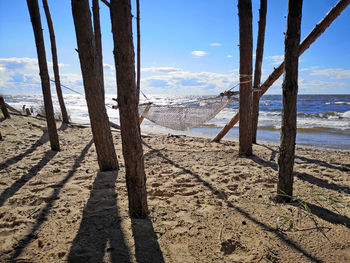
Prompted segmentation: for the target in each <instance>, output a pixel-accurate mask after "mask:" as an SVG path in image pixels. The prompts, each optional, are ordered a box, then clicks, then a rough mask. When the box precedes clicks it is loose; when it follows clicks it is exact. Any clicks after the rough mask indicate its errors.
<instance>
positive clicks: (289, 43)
mask: <svg viewBox="0 0 350 263" xmlns="http://www.w3.org/2000/svg"><path fill="white" fill-rule="evenodd" d="M302 5H303V1H302V0H289V2H288V16H287V32H286V38H285V49H284V59H285V64H284V78H283V84H282V89H283V97H282V104H283V109H282V128H281V145H280V156H279V158H278V167H279V169H278V183H277V201H279V202H283V201H287V202H289V201H290V200H291V198H292V196H293V166H294V154H295V137H296V132H297V97H298V59H299V43H300V24H301V13H302Z"/></svg>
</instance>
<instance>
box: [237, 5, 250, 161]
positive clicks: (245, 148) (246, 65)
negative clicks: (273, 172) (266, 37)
mask: <svg viewBox="0 0 350 263" xmlns="http://www.w3.org/2000/svg"><path fill="white" fill-rule="evenodd" d="M238 16H239V56H240V58H239V74H240V77H239V79H240V85H239V86H240V88H239V115H240V122H239V154H241V155H245V156H249V155H252V111H251V109H252V64H253V63H252V59H253V29H252V2H251V0H238Z"/></svg>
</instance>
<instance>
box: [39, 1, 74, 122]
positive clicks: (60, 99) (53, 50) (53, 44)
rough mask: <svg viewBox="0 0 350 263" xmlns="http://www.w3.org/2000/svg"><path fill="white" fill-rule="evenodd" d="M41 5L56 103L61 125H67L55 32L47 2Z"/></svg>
mask: <svg viewBox="0 0 350 263" xmlns="http://www.w3.org/2000/svg"><path fill="white" fill-rule="evenodd" d="M43 5H44V10H45V16H46V20H47V25H48V27H49V33H50V42H51V53H52V64H53V72H54V75H55V84H56V92H57V98H58V102H59V104H60V108H61V114H62V121H63V123H69V119H68V114H67V109H66V106H65V104H64V99H63V95H62V89H61V81H60V73H59V70H58V59H57V48H56V39H55V31H54V30H53V23H52V19H51V15H50V9H49V6H48V4H47V0H43Z"/></svg>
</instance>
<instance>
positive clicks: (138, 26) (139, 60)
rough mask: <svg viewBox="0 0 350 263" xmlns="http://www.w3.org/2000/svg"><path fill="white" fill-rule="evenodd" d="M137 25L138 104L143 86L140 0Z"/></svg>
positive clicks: (137, 0) (137, 2) (137, 5)
mask: <svg viewBox="0 0 350 263" xmlns="http://www.w3.org/2000/svg"><path fill="white" fill-rule="evenodd" d="M136 15H137V16H136V25H137V26H136V27H137V79H136V95H137V104H139V102H140V86H141V32H140V0H136Z"/></svg>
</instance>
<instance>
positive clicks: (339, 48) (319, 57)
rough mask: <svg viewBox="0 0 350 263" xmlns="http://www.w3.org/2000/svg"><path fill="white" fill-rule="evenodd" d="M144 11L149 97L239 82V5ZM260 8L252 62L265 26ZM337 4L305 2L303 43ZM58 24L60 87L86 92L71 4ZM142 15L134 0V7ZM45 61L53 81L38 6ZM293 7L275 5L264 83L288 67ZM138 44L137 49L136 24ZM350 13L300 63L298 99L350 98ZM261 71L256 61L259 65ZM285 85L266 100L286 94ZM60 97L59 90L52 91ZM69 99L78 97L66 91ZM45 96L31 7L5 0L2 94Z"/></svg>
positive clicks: (105, 21) (186, 1) (153, 6)
mask: <svg viewBox="0 0 350 263" xmlns="http://www.w3.org/2000/svg"><path fill="white" fill-rule="evenodd" d="M140 2H141V3H140V5H141V15H140V17H141V68H142V70H141V90H142V91H143V92H144V93H145V94H168V95H174V94H177V95H179V94H181V95H193V94H195V95H196V94H219V93H221V92H223V91H225V90H228V89H230V88H231V87H233V86H235V85H236V84H237V83H238V80H239V47H238V45H239V28H238V10H237V0H233V1H232V0H219V1H212V0H176V1H175V0H167V1H164V0H147V1H142V0H141V1H140ZM259 2H260V1H257V0H253V1H252V5H253V40H254V45H253V57H254V55H255V50H256V39H257V31H258V20H259ZM336 3H337V1H336V0H304V1H303V11H302V12H303V14H302V24H301V40H303V39H304V38H305V37H306V36H307V35H308V34H309V32H310V31H311V30H312V29H313V28H314V27H315V25H316V24H317V23H318V22H319V21H321V19H322V18H323V17H324V16H325V15H326V14H327V12H328V11H329V10H330V9H331V8H332V7H333V6H334V5H335V4H336ZM48 4H49V7H50V11H51V16H52V20H53V24H54V29H55V35H56V43H57V52H58V60H59V65H60V77H61V82H62V84H64V85H65V86H67V87H70V88H72V89H74V90H77V91H79V92H83V84H82V77H81V70H80V64H79V58H78V54H77V52H76V51H75V48H77V43H76V36H75V30H74V23H73V18H72V11H71V1H69V0H59V1H57V0H48ZM131 4H132V8H133V10H132V12H133V14H134V15H136V12H135V6H136V3H135V0H131ZM39 5H40V12H41V21H42V27H43V34H44V39H45V46H46V56H47V61H48V66H49V70H50V78H51V79H53V78H54V76H53V72H52V62H51V61H52V58H51V47H50V39H49V32H48V29H47V22H46V18H45V14H44V10H43V7H42V2H41V0H39ZM287 5H288V1H287V0H284V1H282V0H269V1H268V6H267V19H266V20H267V22H266V33H265V46H264V58H263V64H262V81H264V80H265V79H266V78H267V77H268V75H269V74H270V73H272V71H273V69H274V67H277V66H278V65H279V64H280V63H281V62H282V61H283V54H284V37H285V36H284V32H285V31H286V22H287V19H286V16H287ZM100 14H101V31H102V43H103V63H104V78H105V90H106V93H109V94H116V93H117V88H116V78H115V66H114V57H113V39H112V33H111V23H110V14H109V9H108V7H107V6H105V5H104V4H103V3H102V2H101V3H100ZM133 23H134V42H135V41H136V34H135V33H136V21H135V19H133ZM349 25H350V7H349V6H348V7H347V8H346V9H345V10H344V11H343V12H342V14H341V15H340V16H339V17H338V18H337V19H336V20H335V21H334V22H333V23H332V24H331V26H330V27H329V28H328V29H327V30H326V31H325V32H324V33H323V35H321V36H320V37H319V38H318V39H317V40H316V41H315V42H314V43H313V44H312V45H311V46H310V48H309V49H308V50H306V51H305V52H304V54H303V55H302V56H301V57H300V59H299V94H350V29H349ZM253 65H254V61H253ZM282 81H283V78H282V77H280V78H279V80H278V81H276V82H275V84H274V85H273V86H272V87H271V88H270V89H269V91H268V93H267V94H281V93H282V91H281V85H282ZM236 89H238V88H236ZM51 90H52V93H55V87H54V84H53V85H52V86H51ZM63 92H64V93H71V92H70V91H69V90H67V89H65V88H63ZM19 93H21V94H29V93H31V94H32V93H41V84H40V77H39V68H38V64H37V55H36V48H35V41H34V34H33V29H32V25H31V22H30V17H29V12H28V8H27V5H26V1H24V0H15V1H14V0H0V94H19Z"/></svg>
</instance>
